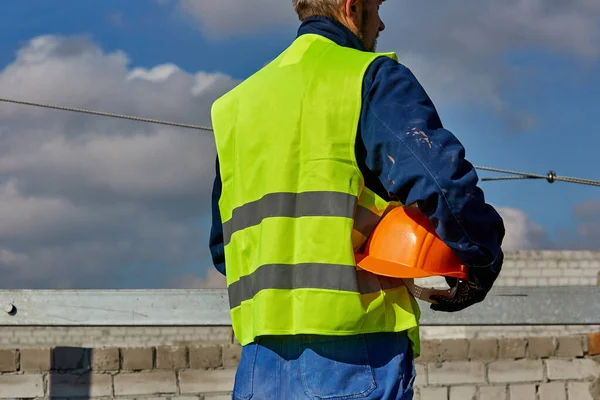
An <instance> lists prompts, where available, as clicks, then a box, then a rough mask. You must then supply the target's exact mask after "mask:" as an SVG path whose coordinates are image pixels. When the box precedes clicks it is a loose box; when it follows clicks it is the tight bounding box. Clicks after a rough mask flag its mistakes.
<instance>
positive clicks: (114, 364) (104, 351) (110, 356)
mask: <svg viewBox="0 0 600 400" xmlns="http://www.w3.org/2000/svg"><path fill="white" fill-rule="evenodd" d="M91 364H92V370H94V371H117V370H118V369H119V364H120V360H119V349H118V348H116V347H114V348H108V347H99V348H96V349H94V350H93V351H92V361H91Z"/></svg>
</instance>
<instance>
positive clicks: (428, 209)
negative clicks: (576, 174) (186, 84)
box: [210, 0, 504, 400]
mask: <svg viewBox="0 0 600 400" xmlns="http://www.w3.org/2000/svg"><path fill="white" fill-rule="evenodd" d="M293 4H294V8H295V10H296V12H297V13H298V16H299V18H300V20H301V21H302V24H301V26H300V28H299V31H298V36H297V38H296V40H295V41H294V42H293V43H292V44H291V46H290V47H289V48H287V49H286V50H285V51H284V52H283V53H282V54H281V55H279V56H278V57H277V58H276V59H275V60H274V61H273V62H271V63H269V64H268V65H267V66H265V67H264V68H263V69H261V70H260V71H258V72H257V73H256V74H254V75H253V76H251V77H250V78H248V79H247V80H245V81H244V82H242V83H241V84H240V85H239V86H238V87H236V88H235V89H233V90H232V91H230V92H229V93H227V94H226V95H224V96H223V97H222V98H220V99H219V100H217V101H216V102H215V104H214V105H213V109H212V119H213V128H214V131H215V142H216V146H217V168H216V171H217V176H216V179H215V185H214V190H213V226H212V229H211V239H210V246H211V251H212V254H213V261H214V263H215V266H216V268H217V269H218V270H219V271H221V272H222V273H223V274H225V275H226V276H227V282H228V291H229V302H230V306H231V316H232V324H233V329H234V333H235V335H236V338H237V340H238V341H239V342H240V343H241V344H242V346H243V350H242V356H241V360H240V364H239V367H238V370H237V374H236V378H235V386H234V391H233V392H234V393H233V397H234V398H236V399H250V398H252V399H286V400H292V399H350V398H352V399H412V397H413V382H414V379H415V370H414V358H415V357H418V355H419V351H420V349H419V334H418V319H419V308H418V304H417V303H416V301H415V299H414V298H413V297H412V296H411V295H410V293H409V292H408V290H407V289H406V287H405V286H404V285H403V284H402V282H401V281H397V280H396V281H394V280H389V279H387V280H386V279H383V278H381V277H377V276H374V275H372V274H369V273H366V272H365V271H362V270H359V269H357V268H356V265H355V259H354V252H355V251H356V250H357V248H359V247H360V246H361V244H363V243H364V241H365V238H366V237H367V236H368V235H369V227H368V225H369V224H365V223H364V221H361V222H360V223H359V222H358V221H359V220H360V219H361V218H362V217H361V215H362V216H364V215H366V216H371V217H372V216H373V215H375V216H378V215H379V216H380V215H381V214H382V212H383V210H385V209H386V208H387V207H389V205H390V204H391V202H392V201H395V202H399V203H402V204H406V205H408V204H417V205H418V206H419V208H420V210H421V211H422V212H423V213H424V214H425V215H427V217H428V218H429V219H430V221H432V222H433V224H434V226H435V228H436V232H437V233H438V235H439V236H440V238H441V239H442V240H443V241H444V242H445V243H447V244H448V245H449V246H450V247H451V248H452V249H453V250H454V251H455V252H456V254H457V255H458V256H459V257H460V259H461V260H462V261H463V263H464V264H465V265H467V266H468V267H469V270H470V280H469V282H461V283H460V286H459V290H458V294H457V295H456V297H454V298H451V299H450V298H436V299H435V300H436V302H437V304H435V305H433V306H432V308H433V309H434V310H439V311H445V312H456V311H460V310H463V309H465V308H467V307H469V306H471V305H473V304H476V303H478V302H481V301H482V300H484V298H485V297H486V294H487V293H488V291H489V290H490V288H491V287H492V285H493V284H494V282H495V279H496V277H497V276H498V274H499V272H500V269H501V265H502V262H503V253H502V250H501V243H502V240H503V237H504V225H503V222H502V219H501V218H500V216H499V215H498V214H497V212H496V211H495V210H494V209H493V208H492V207H491V206H489V205H488V204H486V203H485V199H484V196H483V193H482V191H481V190H480V189H479V188H478V187H477V181H478V178H477V174H476V172H475V170H474V169H473V166H472V165H471V164H470V163H469V162H467V161H466V160H465V159H464V156H465V150H464V148H463V147H462V145H461V143H460V142H459V141H458V140H457V139H456V137H454V136H453V134H452V133H450V132H449V131H447V130H445V129H444V128H443V127H442V124H441V122H440V119H439V117H438V114H437V112H436V110H435V108H434V106H433V104H432V102H431V101H430V99H429V98H428V96H427V94H426V93H425V91H424V90H423V88H422V87H421V85H420V84H419V83H418V81H417V79H416V78H415V77H414V76H413V75H412V73H411V72H410V71H409V70H408V69H407V68H406V67H405V66H403V65H402V64H401V63H399V62H398V61H397V59H396V57H395V55H394V54H376V53H374V51H375V47H376V41H377V38H378V35H379V33H380V32H381V31H383V30H384V24H383V22H382V21H381V19H380V17H379V7H380V5H381V1H379V0H294V2H293ZM367 219H368V218H367ZM371 228H372V227H371ZM399 240H400V239H399ZM449 283H453V282H449Z"/></svg>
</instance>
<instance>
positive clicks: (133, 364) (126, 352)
mask: <svg viewBox="0 0 600 400" xmlns="http://www.w3.org/2000/svg"><path fill="white" fill-rule="evenodd" d="M121 355H122V357H123V369H125V370H132V371H142V370H148V369H152V366H153V365H152V364H153V363H152V348H151V347H133V348H124V349H121Z"/></svg>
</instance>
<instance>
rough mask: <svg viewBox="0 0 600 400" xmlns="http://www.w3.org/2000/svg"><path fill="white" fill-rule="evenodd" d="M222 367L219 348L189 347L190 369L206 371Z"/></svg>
mask: <svg viewBox="0 0 600 400" xmlns="http://www.w3.org/2000/svg"><path fill="white" fill-rule="evenodd" d="M221 366H222V362H221V347H220V346H191V347H190V368H192V369H206V368H218V367H221Z"/></svg>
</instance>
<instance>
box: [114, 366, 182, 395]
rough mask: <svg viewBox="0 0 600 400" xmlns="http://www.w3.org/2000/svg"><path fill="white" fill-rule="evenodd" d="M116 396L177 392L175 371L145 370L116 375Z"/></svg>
mask: <svg viewBox="0 0 600 400" xmlns="http://www.w3.org/2000/svg"><path fill="white" fill-rule="evenodd" d="M113 379H114V388H115V396H132V395H134V396H135V395H152V394H176V393H177V380H176V376H175V371H144V372H134V373H121V374H119V375H115V376H114V378H113Z"/></svg>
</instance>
